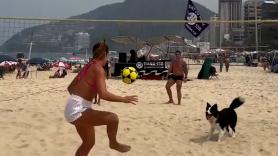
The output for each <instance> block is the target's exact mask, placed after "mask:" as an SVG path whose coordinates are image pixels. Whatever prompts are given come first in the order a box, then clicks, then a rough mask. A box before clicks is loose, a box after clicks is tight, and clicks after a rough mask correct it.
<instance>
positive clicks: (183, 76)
mask: <svg viewBox="0 0 278 156" xmlns="http://www.w3.org/2000/svg"><path fill="white" fill-rule="evenodd" d="M175 57H176V58H175V59H174V60H173V61H172V62H171V65H170V68H169V69H168V81H167V83H166V86H165V88H166V91H167V94H168V96H169V101H168V102H167V103H174V101H173V97H172V91H171V87H172V86H173V85H174V84H175V83H176V87H177V96H178V105H180V104H181V87H182V81H184V82H186V81H187V74H188V69H187V64H186V62H185V61H184V60H183V58H182V57H181V52H180V51H176V52H175Z"/></svg>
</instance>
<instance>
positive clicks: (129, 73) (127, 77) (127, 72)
mask: <svg viewBox="0 0 278 156" xmlns="http://www.w3.org/2000/svg"><path fill="white" fill-rule="evenodd" d="M137 77H138V73H137V71H136V69H135V68H133V67H125V68H124V69H123V70H122V81H123V82H124V83H127V84H131V83H133V82H134V81H135V80H136V79H137Z"/></svg>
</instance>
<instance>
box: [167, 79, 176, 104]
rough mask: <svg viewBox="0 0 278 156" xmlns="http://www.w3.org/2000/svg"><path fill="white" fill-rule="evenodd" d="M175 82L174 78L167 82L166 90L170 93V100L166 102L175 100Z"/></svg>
mask: <svg viewBox="0 0 278 156" xmlns="http://www.w3.org/2000/svg"><path fill="white" fill-rule="evenodd" d="M174 84H175V81H174V80H172V79H169V80H168V81H167V83H166V86H165V88H166V91H167V94H168V97H169V101H168V102H166V103H174V101H173V96H172V91H171V87H172V86H173V85H174Z"/></svg>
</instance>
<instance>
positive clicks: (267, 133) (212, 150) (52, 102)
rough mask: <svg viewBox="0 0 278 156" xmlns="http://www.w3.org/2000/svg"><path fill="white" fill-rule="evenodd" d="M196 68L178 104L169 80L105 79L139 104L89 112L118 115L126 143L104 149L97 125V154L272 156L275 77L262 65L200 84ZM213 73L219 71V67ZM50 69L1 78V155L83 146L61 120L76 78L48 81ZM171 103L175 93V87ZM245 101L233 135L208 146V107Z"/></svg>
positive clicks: (40, 154)
mask: <svg viewBox="0 0 278 156" xmlns="http://www.w3.org/2000/svg"><path fill="white" fill-rule="evenodd" d="M200 67H201V66H190V71H189V78H191V79H192V81H189V82H187V83H186V84H184V85H183V87H182V95H183V99H182V105H180V106H178V105H170V104H163V103H164V102H166V101H167V100H168V99H167V94H166V91H165V88H164V86H165V83H166V81H150V80H149V81H147V80H137V81H136V82H135V83H134V84H131V85H126V84H124V83H122V82H121V80H108V81H107V84H108V89H109V91H111V92H113V93H116V94H120V95H130V94H135V95H138V96H139V102H138V103H137V105H135V106H134V105H131V104H124V103H111V102H107V101H101V106H98V105H93V109H97V110H106V111H112V112H115V113H117V114H118V116H119V118H120V125H119V131H118V139H119V141H121V142H124V143H127V144H130V145H131V146H132V149H131V151H130V152H128V153H126V154H121V153H118V152H116V151H114V150H111V149H109V147H108V138H107V135H106V127H105V126H100V127H96V128H95V131H96V145H95V146H94V148H93V150H92V151H91V153H90V155H97V156H120V155H127V156H144V155H145V156H185V155H187V156H208V155H213V156H232V155H237V156H248V155H252V156H260V155H261V156H276V155H277V154H278V148H277V147H278V119H277V117H278V96H277V92H278V83H277V80H278V75H277V74H271V73H267V72H265V71H263V70H262V68H259V67H243V66H232V67H231V68H230V72H228V73H226V72H222V73H220V75H219V80H218V79H213V80H197V79H196V76H197V74H198V72H199V70H200ZM216 67H217V69H218V68H219V67H218V66H216ZM53 73H54V72H53V71H48V72H37V76H36V75H35V73H32V78H29V79H22V80H16V79H15V73H14V74H8V75H5V80H0V138H1V141H0V149H1V152H0V155H1V156H2V155H3V156H17V155H20V156H58V155H59V156H71V155H74V153H75V151H76V149H77V147H78V146H79V145H80V143H81V140H80V138H79V136H78V135H77V133H76V131H75V128H74V127H73V126H72V125H70V124H69V123H67V122H66V121H65V119H64V113H63V111H64V106H65V103H66V101H67V98H68V93H67V91H66V87H67V85H68V84H69V83H70V81H71V80H72V79H73V77H74V76H75V74H73V73H69V75H68V76H67V77H66V78H64V79H49V78H48V76H49V75H50V74H53ZM172 91H173V95H174V97H175V101H176V102H177V100H176V91H175V87H173V88H172ZM237 96H243V97H245V98H246V103H245V104H244V105H243V106H241V107H240V108H238V109H237V110H236V112H237V114H238V125H237V128H236V130H237V136H236V138H231V137H229V136H225V137H224V139H223V141H222V142H220V143H218V142H217V141H216V137H217V135H216V134H215V135H214V137H213V139H212V140H211V141H207V140H206V138H207V135H208V131H209V128H210V127H209V124H208V122H207V121H206V119H205V107H206V102H211V103H218V105H219V108H220V109H222V108H224V107H228V106H229V105H230V103H231V101H232V100H233V99H234V98H235V97H237Z"/></svg>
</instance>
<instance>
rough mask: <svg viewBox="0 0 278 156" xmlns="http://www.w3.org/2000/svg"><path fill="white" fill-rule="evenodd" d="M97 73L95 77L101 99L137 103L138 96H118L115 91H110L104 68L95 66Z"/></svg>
mask: <svg viewBox="0 0 278 156" xmlns="http://www.w3.org/2000/svg"><path fill="white" fill-rule="evenodd" d="M94 75H97V76H96V77H95V84H96V88H97V92H98V94H99V96H100V98H101V99H104V100H107V101H112V102H124V103H132V104H135V102H137V101H138V100H137V96H125V97H122V96H118V95H115V94H113V93H110V92H108V91H107V89H106V83H105V73H104V71H103V69H100V68H95V74H94Z"/></svg>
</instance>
